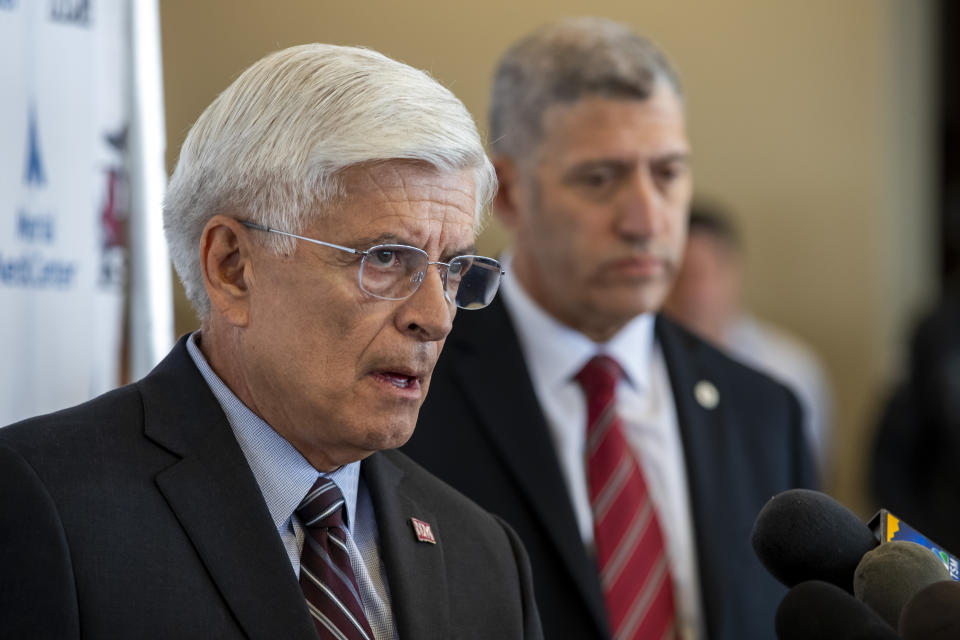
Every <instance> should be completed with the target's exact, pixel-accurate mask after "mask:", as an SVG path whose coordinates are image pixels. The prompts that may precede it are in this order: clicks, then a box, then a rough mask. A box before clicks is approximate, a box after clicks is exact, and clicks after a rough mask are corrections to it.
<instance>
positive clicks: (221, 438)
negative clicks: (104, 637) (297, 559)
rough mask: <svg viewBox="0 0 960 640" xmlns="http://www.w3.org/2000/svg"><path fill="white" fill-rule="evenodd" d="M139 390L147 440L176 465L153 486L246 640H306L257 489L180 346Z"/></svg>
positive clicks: (297, 597)
mask: <svg viewBox="0 0 960 640" xmlns="http://www.w3.org/2000/svg"><path fill="white" fill-rule="evenodd" d="M138 387H139V388H140V391H141V394H142V397H143V401H144V425H145V432H146V435H147V437H148V438H151V439H152V440H154V441H155V442H157V443H158V444H160V445H161V446H163V447H165V448H167V449H169V450H170V451H172V452H173V453H175V454H177V455H180V456H181V458H182V459H181V460H180V461H179V462H177V463H175V464H173V465H172V466H170V467H169V468H167V469H165V470H164V471H162V472H161V473H159V474H158V475H157V477H156V483H157V486H158V487H159V489H160V491H161V493H162V494H163V495H164V497H165V498H166V500H167V502H168V504H169V505H170V508H171V509H172V510H173V512H174V513H175V515H176V517H177V519H178V521H179V522H180V523H181V525H182V526H183V528H184V530H185V531H186V533H187V535H188V536H189V538H190V540H191V542H192V543H193V545H194V547H195V548H196V550H197V553H198V554H199V556H200V558H201V560H202V561H203V564H204V565H205V566H206V568H207V570H208V571H209V573H210V576H211V578H212V579H213V581H214V582H215V583H216V585H217V588H218V589H219V590H220V593H221V594H222V595H223V598H224V600H225V601H226V602H227V604H228V606H229V607H230V609H231V611H232V612H233V614H234V615H235V616H236V619H237V620H238V622H239V623H240V626H241V627H242V628H243V630H244V632H245V633H246V635H247V636H249V637H250V638H253V639H262V640H268V639H271V638H279V637H283V638H302V639H304V640H306V639H308V638H310V639H315V638H316V632H315V630H314V628H313V624H312V622H311V621H310V618H309V615H308V614H307V611H306V607H305V606H304V604H303V594H302V592H301V591H300V586H299V584H298V582H297V579H296V576H295V575H294V574H293V571H292V569H291V567H290V561H289V559H288V557H287V555H286V552H285V551H284V548H283V545H282V543H281V541H280V537H279V536H278V535H277V531H276V529H275V528H274V526H273V522H272V520H271V518H270V514H269V512H268V511H267V507H266V504H265V503H264V500H263V496H262V494H261V493H260V488H259V486H258V485H257V482H256V479H255V478H254V476H253V472H252V471H251V470H250V467H249V466H248V465H247V461H246V459H245V458H244V456H243V452H242V451H241V450H240V445H239V444H238V443H237V441H236V438H235V437H234V435H233V432H232V430H231V429H230V425H229V424H228V423H227V420H226V417H225V416H224V415H223V412H222V410H221V409H220V406H219V404H217V402H216V399H215V398H214V397H213V395H212V393H211V392H210V391H209V388H208V387H207V385H206V382H205V381H204V380H203V378H202V376H201V375H200V373H199V371H197V369H196V367H195V366H194V364H193V361H192V360H191V359H190V356H189V354H188V353H187V350H186V347H185V339H182V340H181V341H180V343H179V344H178V345H177V346H176V347H175V348H174V351H173V352H172V353H171V354H170V355H169V356H167V358H166V359H165V360H164V361H163V362H162V363H161V364H160V365H158V366H157V368H156V369H155V370H154V371H153V372H152V373H151V374H150V375H149V376H147V378H145V379H144V380H143V381H141V382H140V383H138Z"/></svg>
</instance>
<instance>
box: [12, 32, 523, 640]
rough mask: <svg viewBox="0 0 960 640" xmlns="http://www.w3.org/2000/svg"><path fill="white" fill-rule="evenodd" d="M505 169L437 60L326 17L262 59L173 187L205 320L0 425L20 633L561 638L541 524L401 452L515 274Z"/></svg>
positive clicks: (232, 89)
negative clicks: (507, 257)
mask: <svg viewBox="0 0 960 640" xmlns="http://www.w3.org/2000/svg"><path fill="white" fill-rule="evenodd" d="M495 189H496V180H495V176H494V173H493V168H492V166H491V165H490V162H489V160H488V159H487V157H486V155H485V153H484V150H483V146H482V144H481V141H480V137H479V135H478V134H477V131H476V128H475V125H474V122H473V120H472V118H471V117H470V115H469V113H468V112H467V110H466V108H465V107H464V106H463V104H462V103H461V102H460V101H459V100H457V98H456V97H454V96H453V94H451V93H450V92H449V91H447V90H446V89H444V88H443V87H442V86H440V85H439V84H438V83H437V82H435V81H434V80H432V79H431V78H430V77H429V76H427V75H426V74H425V73H423V72H421V71H417V70H415V69H412V68H410V67H408V66H406V65H404V64H401V63H398V62H396V61H393V60H390V59H389V58H386V57H385V56H382V55H380V54H378V53H376V52H374V51H370V50H366V49H359V48H353V47H337V46H331V45H322V44H313V45H304V46H300V47H293V48H290V49H286V50H283V51H279V52H276V53H274V54H271V55H269V56H267V57H265V58H263V59H262V60H260V61H259V62H257V63H255V64H254V65H253V66H252V67H250V68H249V69H247V70H246V71H245V72H244V73H243V74H241V75H240V77H239V78H237V80H236V81H235V82H234V83H233V84H231V85H230V86H229V87H228V88H227V89H226V90H225V91H224V92H223V93H221V94H220V96H219V97H217V98H216V100H214V101H213V103H212V104H211V105H210V106H209V107H208V108H207V109H206V110H205V111H204V112H203V114H202V115H201V116H200V118H199V119H198V120H197V122H196V123H195V124H194V126H193V127H192V128H191V130H190V133H189V134H188V135H187V139H186V141H185V142H184V144H183V148H182V150H181V153H180V160H179V162H178V164H177V168H176V171H175V172H174V174H173V177H172V179H171V181H170V185H169V190H168V193H167V200H166V203H165V208H164V222H165V228H166V233H167V240H168V242H169V244H170V249H171V255H172V257H173V261H174V265H175V266H176V268H177V273H178V274H179V276H180V278H181V280H182V281H183V283H184V285H185V288H186V292H187V296H188V297H189V298H190V301H191V303H192V304H193V306H194V308H195V309H196V311H197V312H198V315H199V316H200V318H201V329H200V330H199V331H198V332H195V333H193V334H191V335H188V336H185V337H184V338H182V339H181V340H180V341H179V342H178V343H177V345H176V346H175V347H174V348H173V350H172V351H171V353H170V354H169V355H168V356H167V357H166V359H165V360H164V361H163V362H161V363H160V364H159V365H158V366H157V367H156V368H155V369H154V370H153V371H152V372H151V373H150V374H148V375H147V376H146V377H145V378H143V379H142V380H140V381H138V382H136V383H134V384H131V385H128V386H126V387H123V388H120V389H117V390H115V391H112V392H110V393H108V394H106V395H103V396H100V397H99V398H96V399H94V400H91V401H90V402H87V403H85V404H83V405H80V406H77V407H74V408H71V409H65V410H63V411H60V412H58V413H54V414H51V415H46V416H40V417H37V418H33V419H30V420H26V421H24V422H21V423H19V424H15V425H12V426H9V427H6V428H4V429H0V575H2V578H0V637H2V638H57V639H61V640H63V639H71V638H165V639H166V638H218V639H222V638H250V639H253V638H257V639H260V640H268V639H275V638H285V639H287V638H299V639H302V640H316V639H317V638H323V639H334V638H335V639H337V640H386V639H394V638H398V637H399V638H416V639H417V640H421V639H424V638H434V639H437V640H441V639H447V638H476V639H478V640H480V639H484V640H487V639H490V638H518V639H519V638H540V637H542V634H541V630H540V625H539V621H538V617H537V611H536V605H535V603H534V600H533V593H532V584H531V579H530V573H529V565H528V561H527V556H526V554H525V553H524V551H523V548H522V546H521V544H520V542H519V540H518V539H517V536H516V534H514V533H513V532H512V530H511V529H510V528H509V527H508V526H507V525H505V524H504V523H503V522H502V521H501V520H499V519H498V518H496V517H495V516H493V515H491V514H489V513H488V512H486V511H483V510H482V509H480V508H479V507H477V506H476V505H475V504H473V503H472V502H470V501H469V500H467V499H466V498H464V497H463V496H462V495H461V494H459V493H457V492H456V491H454V490H453V489H451V488H450V487H449V486H447V485H445V484H444V483H442V482H440V481H439V480H437V479H436V478H435V477H433V476H431V475H430V474H429V473H427V472H426V471H424V470H423V469H422V468H421V467H419V466H418V465H416V464H415V463H413V462H412V461H410V460H409V459H408V458H407V457H406V456H404V455H403V454H401V453H398V452H396V451H392V449H393V448H394V447H397V446H399V445H401V444H403V443H404V442H405V441H406V440H407V438H409V436H410V433H411V432H412V431H413V428H414V426H415V424H416V418H417V412H418V410H419V408H420V405H421V403H422V402H423V399H424V396H425V395H426V393H427V388H428V387H429V385H430V381H431V379H432V372H433V368H434V364H435V363H436V360H437V357H438V355H439V354H440V349H441V347H442V346H443V343H444V339H445V338H446V336H447V334H448V333H449V331H450V328H451V326H452V322H453V318H454V314H455V312H456V310H457V308H458V307H459V308H461V309H476V308H481V307H483V306H485V305H486V304H488V303H489V302H490V300H491V299H492V298H493V296H494V295H495V294H496V291H497V287H498V283H499V280H500V275H501V271H500V267H499V264H498V263H497V262H496V261H495V260H492V259H490V258H484V257H480V256H475V255H472V254H473V253H474V249H473V246H474V238H475V235H476V232H477V228H478V223H479V219H480V215H481V212H483V211H484V209H485V207H486V206H487V203H488V202H489V200H490V198H491V197H492V195H493V193H494V191H495ZM465 313H466V312H465Z"/></svg>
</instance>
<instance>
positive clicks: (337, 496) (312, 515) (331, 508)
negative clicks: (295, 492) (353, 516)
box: [297, 476, 344, 529]
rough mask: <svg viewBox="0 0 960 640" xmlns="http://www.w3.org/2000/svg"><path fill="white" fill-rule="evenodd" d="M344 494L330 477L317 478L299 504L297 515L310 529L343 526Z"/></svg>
mask: <svg viewBox="0 0 960 640" xmlns="http://www.w3.org/2000/svg"><path fill="white" fill-rule="evenodd" d="M343 505H344V500H343V494H342V493H340V488H339V487H337V485H336V483H335V482H334V481H333V480H331V479H330V478H324V477H323V476H321V477H319V478H317V481H316V482H315V483H313V486H312V487H311V488H310V491H308V492H307V495H306V497H305V498H304V499H303V500H302V501H301V502H300V504H299V506H297V516H299V518H300V521H301V522H302V523H303V526H305V527H307V528H308V529H313V528H317V527H342V526H343V519H344V518H343Z"/></svg>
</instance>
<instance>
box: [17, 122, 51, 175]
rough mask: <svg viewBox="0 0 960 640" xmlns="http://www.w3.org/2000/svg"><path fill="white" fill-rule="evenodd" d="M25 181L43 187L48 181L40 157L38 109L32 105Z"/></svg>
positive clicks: (28, 130)
mask: <svg viewBox="0 0 960 640" xmlns="http://www.w3.org/2000/svg"><path fill="white" fill-rule="evenodd" d="M23 179H24V181H25V182H26V183H27V184H28V185H31V186H35V187H42V186H43V185H45V184H46V183H47V177H46V174H45V173H44V171H43V160H42V159H41V158H40V137H39V135H38V133H37V111H36V109H35V108H34V107H33V106H31V107H30V123H29V124H28V125H27V168H26V171H25V172H24V177H23Z"/></svg>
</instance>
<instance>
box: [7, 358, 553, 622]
mask: <svg viewBox="0 0 960 640" xmlns="http://www.w3.org/2000/svg"><path fill="white" fill-rule="evenodd" d="M361 470H362V471H361V473H362V474H363V477H364V479H365V481H366V482H367V486H368V488H369V491H370V495H371V498H372V501H373V506H374V511H375V513H376V518H377V526H378V529H379V531H380V546H381V554H382V557H383V561H384V564H385V566H386V571H387V577H388V581H389V587H390V594H391V601H392V605H393V612H394V616H395V619H396V623H397V628H398V630H399V633H400V637H401V638H411V639H416V640H420V639H421V638H484V639H486V638H521V637H540V636H541V633H540V627H539V622H538V619H537V614H536V607H535V605H534V602H533V596H532V592H531V581H530V575H529V568H528V561H527V557H526V554H525V553H524V551H523V549H522V547H521V545H520V543H519V541H518V540H517V537H516V534H514V533H513V532H512V531H511V530H510V528H509V527H506V526H504V525H503V523H502V522H501V521H499V520H497V519H495V518H494V517H493V516H491V515H490V514H488V513H487V512H485V511H483V510H481V509H479V508H477V506H476V505H474V504H473V503H471V502H470V501H468V500H466V499H465V498H464V497H463V496H462V495H460V494H459V493H457V492H456V491H454V490H453V489H451V488H450V487H448V486H447V485H445V484H443V483H442V482H440V481H438V480H437V479H436V478H434V477H433V476H431V475H430V474H428V473H426V472H425V471H424V470H423V469H421V468H420V467H419V466H417V465H416V464H414V463H413V462H411V461H410V460H409V459H408V458H407V457H406V456H404V455H403V454H400V453H398V452H395V451H385V452H381V453H375V454H373V455H372V456H370V457H369V458H368V459H366V460H364V462H363V464H362V466H361ZM411 517H416V518H419V519H420V520H423V521H426V522H428V523H430V524H431V526H432V530H433V532H434V535H435V536H436V538H437V544H436V545H434V544H429V543H425V542H419V541H418V540H417V538H416V536H415V535H414V530H413V528H412V525H411V522H410V518H411ZM0 637H2V638H8V637H9V638H32V639H33V638H57V639H63V638H78V637H86V638H256V639H261V640H274V639H276V638H284V639H286V638H301V639H307V638H315V637H316V631H315V630H314V627H313V624H312V622H311V619H310V617H309V614H308V613H307V609H306V606H305V604H304V599H303V594H302V592H301V591H300V586H299V584H298V582H297V578H296V576H295V575H294V573H293V571H292V570H291V567H290V561H289V559H288V557H287V554H286V552H285V551H284V548H283V545H282V543H281V541H280V537H279V536H278V535H277V531H276V529H275V527H274V525H273V522H272V521H271V519H270V515H269V512H268V511H267V507H266V504H265V502H264V499H263V497H262V494H261V493H260V490H259V487H258V486H257V483H256V480H255V479H254V476H253V472H252V471H251V470H250V468H249V466H248V465H247V462H246V459H245V458H244V456H243V453H242V452H241V450H240V447H239V445H238V444H237V441H236V439H235V438H234V436H233V432H232V431H231V429H230V426H229V424H228V423H227V421H226V418H225V417H224V415H223V412H222V411H221V409H220V406H219V405H218V404H217V402H216V400H215V399H214V397H213V395H212V394H211V392H210V391H209V388H208V387H207V385H206V383H205V382H204V381H203V379H202V377H201V376H200V373H199V372H198V371H197V369H196V367H195V366H194V364H193V362H192V360H191V359H190V357H189V354H188V353H187V351H186V349H185V347H184V342H183V341H181V342H180V343H179V344H178V345H177V347H176V348H175V349H174V351H173V352H172V353H171V354H170V355H169V356H168V357H167V358H166V359H165V360H164V361H163V362H162V363H161V364H160V365H158V367H157V368H156V369H155V370H154V371H153V372H151V373H150V375H148V376H147V377H146V378H144V379H143V380H141V381H140V382H138V383H135V384H132V385H129V386H127V387H123V388H121V389H117V390H115V391H112V392H110V393H108V394H105V395H104V396H101V397H99V398H97V399H95V400H92V401H90V402H88V403H86V404H83V405H80V406H79V407H75V408H73V409H68V410H65V411H61V412H59V413H55V414H51V415H48V416H43V417H40V418H34V419H32V420H28V421H25V422H22V423H20V424H17V425H14V426H10V427H7V428H5V429H0Z"/></svg>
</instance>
